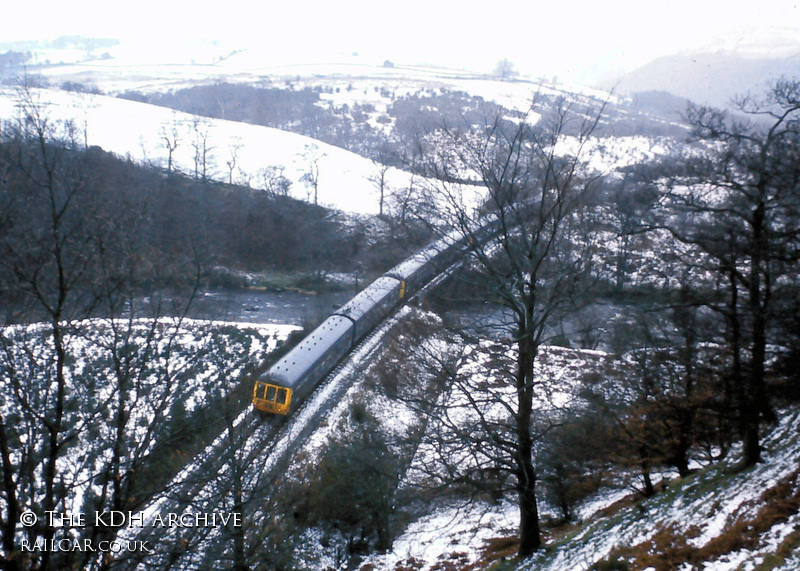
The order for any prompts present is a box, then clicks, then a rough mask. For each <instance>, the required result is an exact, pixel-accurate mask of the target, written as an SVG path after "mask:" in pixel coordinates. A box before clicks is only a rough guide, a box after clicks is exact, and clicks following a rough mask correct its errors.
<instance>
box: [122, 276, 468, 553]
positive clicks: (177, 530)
mask: <svg viewBox="0 0 800 571" xmlns="http://www.w3.org/2000/svg"><path fill="white" fill-rule="evenodd" d="M459 264H460V262H457V263H455V264H453V265H451V266H450V267H448V268H447V269H445V270H444V271H442V272H440V273H439V274H438V275H436V276H435V277H433V278H432V279H431V280H430V281H429V282H428V284H426V285H425V286H424V287H423V288H422V289H421V290H420V291H419V292H417V293H416V294H415V295H414V296H413V297H412V298H411V299H410V300H409V302H408V303H409V304H411V303H414V302H415V301H416V300H417V299H419V298H420V297H421V296H425V295H426V294H427V293H428V292H430V291H431V290H432V289H434V288H435V287H437V286H438V285H439V284H440V283H441V282H442V281H443V280H445V279H447V277H449V276H450V275H451V274H452V272H453V271H454V270H455V268H456V267H457V266H458V265H459ZM407 312H408V304H406V305H404V306H401V307H400V308H399V309H397V310H396V311H395V312H393V313H392V314H391V315H390V316H388V317H387V318H386V319H385V320H384V321H383V322H381V323H380V324H379V325H378V326H377V327H376V328H375V329H374V330H373V331H372V332H370V333H369V334H368V335H367V336H366V337H365V338H364V339H362V340H361V341H360V342H359V343H358V344H357V345H356V346H355V347H354V348H353V349H352V350H351V351H350V352H349V353H348V354H347V355H346V356H345V357H344V358H343V360H342V361H341V362H340V363H339V364H338V365H337V366H336V367H335V368H334V369H333V370H332V371H331V372H330V373H329V374H328V375H327V376H326V377H325V379H324V380H323V381H322V382H321V383H319V385H318V386H317V387H316V388H315V390H314V392H313V393H312V394H311V395H310V396H309V397H308V398H307V399H306V400H305V401H304V402H303V404H302V406H301V407H300V408H299V409H298V410H297V411H295V412H294V413H293V414H292V416H291V417H289V418H288V419H287V418H286V417H281V416H266V417H263V416H261V415H260V414H259V413H257V412H256V411H254V409H253V408H252V407H251V406H246V407H245V408H244V410H242V411H241V412H240V413H239V415H238V416H237V417H236V418H235V419H234V420H233V422H231V423H230V426H229V427H228V428H227V429H226V430H224V431H223V432H222V433H221V434H220V435H219V436H217V438H216V439H215V440H214V441H213V442H212V443H211V444H209V445H208V446H207V447H206V448H205V449H204V450H203V451H202V452H201V453H200V454H198V455H197V456H195V457H194V459H193V460H192V462H191V463H190V464H187V466H186V467H185V468H184V469H183V470H182V471H181V472H179V473H178V474H177V475H176V476H175V478H173V480H172V481H171V482H170V484H169V485H168V486H167V487H166V488H165V491H164V492H162V493H161V494H159V495H158V496H157V497H155V498H154V499H153V500H152V501H151V502H150V504H149V505H148V506H147V507H146V508H145V509H144V510H142V513H143V514H144V516H143V520H144V521H145V523H146V525H144V526H141V527H128V528H124V529H123V530H121V532H120V537H122V538H123V539H125V540H128V541H140V542H145V543H146V545H148V546H149V547H150V548H151V550H152V552H139V553H133V554H126V555H125V557H124V558H119V559H118V560H117V563H118V565H117V567H118V568H140V569H158V568H163V569H168V568H173V569H174V568H205V565H206V564H205V563H203V562H202V561H200V560H202V559H205V558H207V557H209V556H210V555H211V554H213V553H214V551H215V548H214V547H213V544H214V543H220V537H221V535H224V534H230V533H231V530H230V529H225V530H223V529H221V528H220V527H213V526H212V527H208V526H183V525H179V523H181V522H183V521H193V519H192V518H193V517H195V516H197V514H220V515H224V514H232V513H240V514H241V513H242V512H243V511H244V512H250V513H256V512H257V511H258V510H257V507H256V506H255V505H254V504H255V503H257V502H258V501H259V498H263V497H264V494H265V493H266V494H269V490H270V489H274V487H275V484H276V483H277V482H278V481H279V480H280V477H281V476H282V475H283V474H285V473H286V471H287V469H288V468H289V466H290V464H291V462H292V459H293V458H294V457H295V455H296V454H297V452H298V451H299V450H300V449H301V447H302V446H303V444H304V443H305V442H306V440H307V439H308V437H309V436H310V435H311V434H312V433H313V432H314V430H315V429H316V428H317V427H318V426H319V424H320V422H321V420H322V419H323V418H324V417H325V415H326V414H327V413H329V412H330V411H331V409H332V408H333V407H334V406H336V404H338V402H339V401H340V400H341V398H342V397H343V396H344V395H345V393H346V392H347V391H348V390H349V388H350V387H351V386H352V385H353V383H354V382H355V381H356V380H357V378H358V377H359V375H358V374H357V373H358V372H359V371H360V370H362V369H363V368H364V367H365V366H366V363H369V361H370V358H371V356H372V355H374V353H375V352H376V351H378V350H379V349H380V347H381V345H382V343H383V340H384V338H385V336H386V335H387V333H388V332H389V331H391V329H392V328H393V327H394V326H395V325H396V324H397V323H398V322H399V321H400V320H402V318H403V317H404V315H405V314H406V313H407ZM170 517H172V518H174V519H173V521H175V522H176V525H165V526H161V525H147V524H148V523H151V522H154V521H155V522H159V523H160V522H165V523H168V522H169V521H170V520H169V519H168V518H170ZM203 517H206V516H205V515H204V516H203ZM255 517H256V519H258V518H262V519H263V518H264V517H265V515H264V514H261V515H260V516H259V515H256V516H255ZM181 518H183V519H181ZM265 523H266V522H261V523H259V522H252V521H251V522H250V524H251V526H252V525H253V524H255V527H258V525H264V524H265ZM212 557H213V556H212ZM212 560H213V559H212Z"/></svg>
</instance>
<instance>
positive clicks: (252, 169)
mask: <svg viewBox="0 0 800 571" xmlns="http://www.w3.org/2000/svg"><path fill="white" fill-rule="evenodd" d="M32 94H33V96H34V101H35V102H36V103H37V104H39V105H40V106H41V107H42V108H44V109H46V112H47V114H48V115H49V116H50V117H51V118H52V120H55V121H72V122H73V123H74V124H75V126H76V127H77V129H78V132H79V133H81V135H80V139H81V141H80V142H81V143H83V144H85V145H86V146H93V145H96V146H99V147H102V148H103V149H104V150H106V151H110V152H112V153H114V154H116V155H118V156H120V157H124V158H129V159H131V160H133V161H136V162H140V163H143V164H151V165H155V166H159V167H161V168H167V166H168V158H169V151H168V146H170V145H172V144H173V143H174V142H175V141H177V147H176V148H175V152H174V155H173V165H174V166H173V168H174V169H175V170H179V171H181V172H184V173H187V174H188V175H190V176H194V175H196V173H197V172H198V168H197V165H196V161H195V156H196V149H197V148H205V149H207V150H208V155H209V165H210V166H208V167H207V173H208V175H209V177H210V178H213V179H215V180H220V181H224V182H228V181H230V180H232V181H233V182H234V183H238V184H246V185H251V186H252V187H254V188H261V187H262V186H261V183H260V179H262V174H263V171H264V169H267V168H269V167H284V169H285V170H284V175H285V176H286V177H287V178H288V179H289V180H290V181H291V182H292V187H291V194H292V195H293V196H294V197H295V198H299V199H302V200H306V199H309V194H310V193H311V192H312V190H311V188H310V185H309V184H307V183H304V182H303V181H302V180H301V179H303V176H304V175H305V174H306V173H307V172H309V171H310V169H312V168H314V167H318V170H319V174H318V178H317V180H318V188H319V196H318V201H319V203H320V204H322V205H327V206H333V207H335V208H338V209H341V210H345V211H350V212H358V213H377V212H378V209H379V195H378V189H377V187H376V186H375V183H373V182H371V181H370V180H369V179H370V177H372V176H374V175H375V174H377V171H378V169H377V167H376V166H375V165H374V164H373V162H372V161H370V160H368V159H365V158H363V157H360V156H358V155H356V154H354V153H351V152H349V151H346V150H344V149H341V148H338V147H334V146H332V145H327V144H325V143H322V142H319V141H316V140H314V139H311V138H308V137H304V136H302V135H297V134H294V133H289V132H286V131H281V130H279V129H273V128H269V127H261V126H256V125H249V124H246V123H239V122H235V121H225V120H221V119H209V118H199V117H196V116H193V115H190V114H187V113H181V112H178V111H172V110H170V109H166V108H163V107H158V106H155V105H149V104H145V103H139V102H134V101H128V100H124V99H117V98H114V97H108V96H105V95H92V94H81V93H68V92H64V91H57V90H44V89H42V90H39V89H35V90H32ZM17 97H18V94H17V93H16V92H15V91H14V90H10V91H8V90H7V91H5V92H4V93H2V94H0V120H3V121H13V120H14V119H16V118H17V117H18V114H19V112H18V109H17ZM231 165H234V166H233V168H231ZM201 169H202V167H201ZM201 172H202V170H201ZM409 180H410V175H408V174H407V173H404V172H402V171H400V170H398V169H391V170H390V171H389V173H388V183H389V185H390V186H392V187H403V186H408V182H409ZM312 200H313V196H312Z"/></svg>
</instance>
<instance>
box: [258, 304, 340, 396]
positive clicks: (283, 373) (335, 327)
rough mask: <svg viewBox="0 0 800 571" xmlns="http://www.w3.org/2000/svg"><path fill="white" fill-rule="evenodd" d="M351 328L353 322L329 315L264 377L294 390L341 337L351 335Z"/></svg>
mask: <svg viewBox="0 0 800 571" xmlns="http://www.w3.org/2000/svg"><path fill="white" fill-rule="evenodd" d="M352 328H353V322H352V321H350V320H349V319H347V318H345V317H341V316H339V315H331V316H330V317H328V318H327V319H326V320H325V321H323V322H322V323H321V324H320V325H319V326H318V327H317V328H316V329H314V331H312V332H311V333H309V334H308V335H307V336H306V337H305V338H304V339H303V340H302V341H301V342H300V343H299V344H298V345H296V346H295V347H294V348H292V350H291V351H289V352H288V353H287V354H286V355H285V356H283V357H282V358H281V359H280V360H279V361H278V362H277V363H275V364H274V365H273V366H272V367H270V368H269V370H268V371H267V373H266V376H267V377H269V378H270V379H271V380H272V381H273V382H275V381H277V382H278V384H280V385H283V386H286V387H289V388H294V387H295V385H296V384H297V383H298V382H299V381H300V380H301V379H303V377H304V375H305V373H306V372H307V371H308V370H309V369H311V368H312V367H314V366H315V365H316V364H317V362H318V361H319V360H320V359H321V358H322V357H323V356H324V355H325V354H326V353H327V352H328V350H329V349H330V348H331V347H332V346H333V345H334V344H336V342H337V341H339V340H340V339H341V338H342V336H343V335H351V330H352Z"/></svg>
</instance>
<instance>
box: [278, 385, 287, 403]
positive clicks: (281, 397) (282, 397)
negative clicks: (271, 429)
mask: <svg viewBox="0 0 800 571" xmlns="http://www.w3.org/2000/svg"><path fill="white" fill-rule="evenodd" d="M286 392H287V391H286V389H280V390H279V391H278V400H277V403H278V404H286Z"/></svg>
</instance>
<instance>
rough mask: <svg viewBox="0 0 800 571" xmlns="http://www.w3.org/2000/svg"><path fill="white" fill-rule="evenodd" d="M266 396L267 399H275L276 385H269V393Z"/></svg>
mask: <svg viewBox="0 0 800 571" xmlns="http://www.w3.org/2000/svg"><path fill="white" fill-rule="evenodd" d="M264 398H266V399H267V400H275V387H272V386H267V394H266V396H265V397H264Z"/></svg>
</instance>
